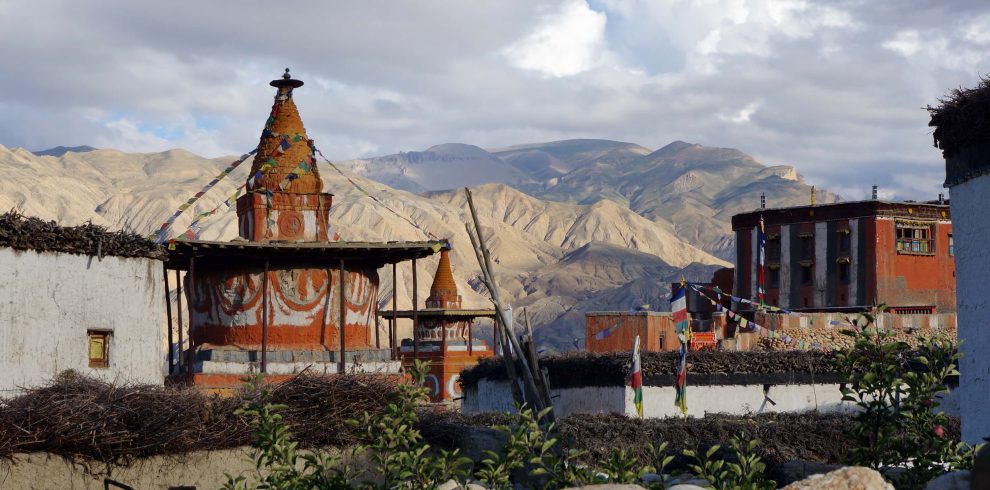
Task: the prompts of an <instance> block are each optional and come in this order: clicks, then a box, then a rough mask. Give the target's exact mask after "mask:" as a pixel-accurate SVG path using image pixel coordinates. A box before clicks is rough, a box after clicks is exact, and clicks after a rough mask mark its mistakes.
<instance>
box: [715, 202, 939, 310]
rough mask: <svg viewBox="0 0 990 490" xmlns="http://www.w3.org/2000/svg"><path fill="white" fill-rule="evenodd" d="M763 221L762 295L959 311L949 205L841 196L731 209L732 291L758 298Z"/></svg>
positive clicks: (770, 300)
mask: <svg viewBox="0 0 990 490" xmlns="http://www.w3.org/2000/svg"><path fill="white" fill-rule="evenodd" d="M761 216H762V217H763V220H764V223H765V226H764V227H765V245H764V251H765V268H764V274H765V276H764V281H765V288H766V297H765V301H766V303H767V304H769V305H772V306H779V307H781V308H787V309H797V310H801V309H808V310H815V309H826V308H845V307H867V306H870V305H873V304H886V305H887V306H888V307H890V308H891V309H892V310H893V311H892V312H894V313H898V312H899V313H922V314H931V313H954V312H955V311H956V290H955V251H954V247H953V240H952V221H951V219H950V216H949V205H948V203H943V202H939V201H935V202H928V203H921V202H886V201H879V200H871V201H857V202H841V203H835V204H826V205H819V206H800V207H791V208H780V209H762V210H758V211H753V212H749V213H743V214H737V215H735V216H733V217H732V229H733V230H734V231H735V233H736V269H735V278H734V281H733V282H734V283H735V288H734V289H733V291H734V292H735V294H736V295H738V296H741V297H744V298H756V296H757V294H756V292H757V291H756V289H757V281H758V274H757V273H758V269H759V260H758V257H759V245H758V227H759V221H760V217H761Z"/></svg>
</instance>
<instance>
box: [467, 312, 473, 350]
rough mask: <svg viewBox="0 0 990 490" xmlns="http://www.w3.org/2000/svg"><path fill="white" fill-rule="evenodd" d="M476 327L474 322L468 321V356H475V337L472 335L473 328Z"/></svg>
mask: <svg viewBox="0 0 990 490" xmlns="http://www.w3.org/2000/svg"><path fill="white" fill-rule="evenodd" d="M473 326H474V320H473V319H472V320H468V355H469V356H470V355H473V354H474V336H473V335H472V334H471V327H473Z"/></svg>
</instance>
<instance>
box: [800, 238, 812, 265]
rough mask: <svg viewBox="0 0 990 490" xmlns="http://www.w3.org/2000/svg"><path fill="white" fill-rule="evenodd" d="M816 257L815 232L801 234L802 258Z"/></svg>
mask: <svg viewBox="0 0 990 490" xmlns="http://www.w3.org/2000/svg"><path fill="white" fill-rule="evenodd" d="M813 258H815V235H814V234H813V233H802V234H801V259H802V260H810V259H813Z"/></svg>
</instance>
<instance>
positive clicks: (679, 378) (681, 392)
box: [674, 335, 688, 415]
mask: <svg viewBox="0 0 990 490" xmlns="http://www.w3.org/2000/svg"><path fill="white" fill-rule="evenodd" d="M677 337H678V338H679V339H680V340H681V348H680V350H679V351H678V354H677V372H676V373H675V380H674V391H675V392H676V395H675V396H674V406H675V407H677V408H680V409H681V414H682V415H687V411H688V407H687V342H686V341H685V339H684V336H683V335H678V336H677Z"/></svg>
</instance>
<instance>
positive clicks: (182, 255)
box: [165, 240, 445, 270]
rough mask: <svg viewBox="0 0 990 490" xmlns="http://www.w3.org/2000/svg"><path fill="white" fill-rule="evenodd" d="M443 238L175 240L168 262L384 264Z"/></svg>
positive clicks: (415, 254) (429, 248) (436, 247)
mask: <svg viewBox="0 0 990 490" xmlns="http://www.w3.org/2000/svg"><path fill="white" fill-rule="evenodd" d="M444 243H445V242H443V241H441V240H430V241H422V242H252V241H246V240H243V241H242V240H237V241H229V242H214V241H204V240H184V241H175V242H172V243H170V244H169V245H168V250H167V258H166V260H165V265H166V266H167V267H168V268H169V269H177V270H189V264H190V262H191V261H193V259H194V258H195V259H201V258H202V259H207V260H208V262H207V263H208V264H209V265H210V266H215V265H217V264H230V265H244V264H255V265H257V264H264V262H265V261H268V262H269V263H270V265H272V266H279V265H310V266H325V267H337V266H339V265H340V261H341V260H343V261H344V263H345V264H347V263H352V264H360V265H364V266H374V267H381V266H383V265H385V264H395V263H398V262H404V261H407V260H413V259H422V258H426V257H429V256H431V255H433V254H436V253H437V252H439V251H440V248H441V247H443V246H444Z"/></svg>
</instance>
